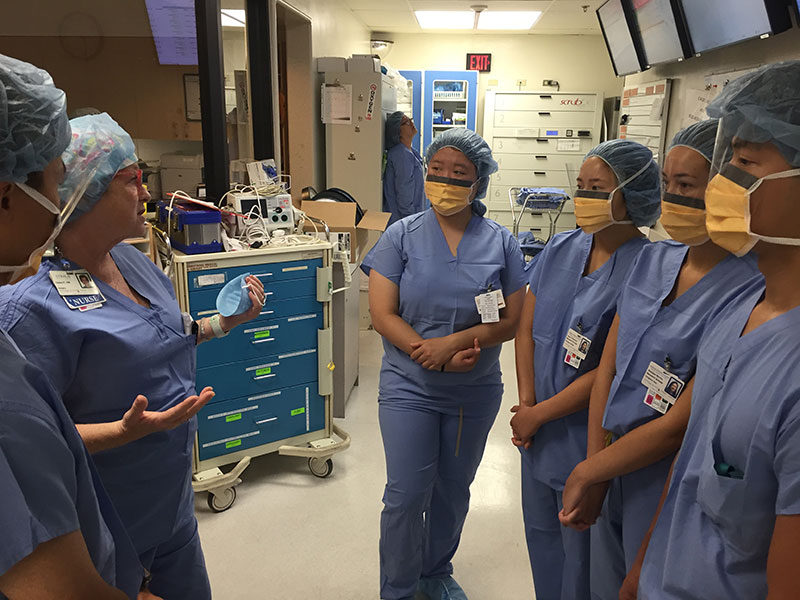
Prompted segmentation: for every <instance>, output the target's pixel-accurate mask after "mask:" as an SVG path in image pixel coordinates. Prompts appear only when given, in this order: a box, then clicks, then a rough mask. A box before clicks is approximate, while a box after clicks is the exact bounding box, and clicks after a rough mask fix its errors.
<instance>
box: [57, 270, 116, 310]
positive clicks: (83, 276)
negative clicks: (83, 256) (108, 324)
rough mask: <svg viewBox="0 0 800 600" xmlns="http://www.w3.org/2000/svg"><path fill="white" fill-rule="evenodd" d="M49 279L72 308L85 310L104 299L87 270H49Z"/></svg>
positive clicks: (96, 305)
mask: <svg viewBox="0 0 800 600" xmlns="http://www.w3.org/2000/svg"><path fill="white" fill-rule="evenodd" d="M50 281H52V282H53V285H54V286H55V288H56V291H57V292H58V295H59V296H61V297H62V298H63V299H64V302H65V303H66V304H67V306H69V307H70V308H71V309H72V310H79V311H81V312H86V311H87V310H92V309H95V308H100V307H101V306H102V305H103V302H105V301H106V299H105V296H103V294H101V293H100V290H99V289H98V288H97V285H96V284H95V282H94V279H92V276H91V275H90V274H89V272H88V271H50Z"/></svg>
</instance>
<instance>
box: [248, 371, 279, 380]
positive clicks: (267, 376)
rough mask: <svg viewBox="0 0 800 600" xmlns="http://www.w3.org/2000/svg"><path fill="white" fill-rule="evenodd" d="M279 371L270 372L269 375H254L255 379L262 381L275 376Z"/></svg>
mask: <svg viewBox="0 0 800 600" xmlns="http://www.w3.org/2000/svg"><path fill="white" fill-rule="evenodd" d="M276 375H277V373H270V374H269V375H260V376H258V377H253V381H261V380H262V379H269V378H270V377H275V376H276Z"/></svg>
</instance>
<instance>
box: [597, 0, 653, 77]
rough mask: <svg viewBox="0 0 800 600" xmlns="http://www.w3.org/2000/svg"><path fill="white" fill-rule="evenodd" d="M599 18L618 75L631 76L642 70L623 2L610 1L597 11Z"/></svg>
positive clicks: (617, 0) (618, 0)
mask: <svg viewBox="0 0 800 600" xmlns="http://www.w3.org/2000/svg"><path fill="white" fill-rule="evenodd" d="M597 17H598V18H599V19H600V25H601V27H602V28H603V35H604V36H605V38H606V45H607V46H608V51H609V53H610V54H611V62H612V63H614V71H616V73H617V75H630V74H631V73H638V72H639V71H641V70H642V65H641V62H640V61H639V55H638V54H637V53H636V46H634V42H633V34H632V33H631V29H630V27H629V26H628V21H627V19H626V18H625V11H624V10H623V8H622V0H608V2H606V3H605V4H603V6H601V7H600V8H598V9H597Z"/></svg>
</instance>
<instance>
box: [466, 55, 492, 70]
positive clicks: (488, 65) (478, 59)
mask: <svg viewBox="0 0 800 600" xmlns="http://www.w3.org/2000/svg"><path fill="white" fill-rule="evenodd" d="M491 70H492V55H491V54H467V71H480V72H481V73H488V72H489V71H491Z"/></svg>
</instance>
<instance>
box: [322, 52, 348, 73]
mask: <svg viewBox="0 0 800 600" xmlns="http://www.w3.org/2000/svg"><path fill="white" fill-rule="evenodd" d="M346 70H347V59H345V58H344V57H341V56H321V57H320V58H318V59H317V73H327V72H328V71H330V72H337V73H344V72H345V71H346Z"/></svg>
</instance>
